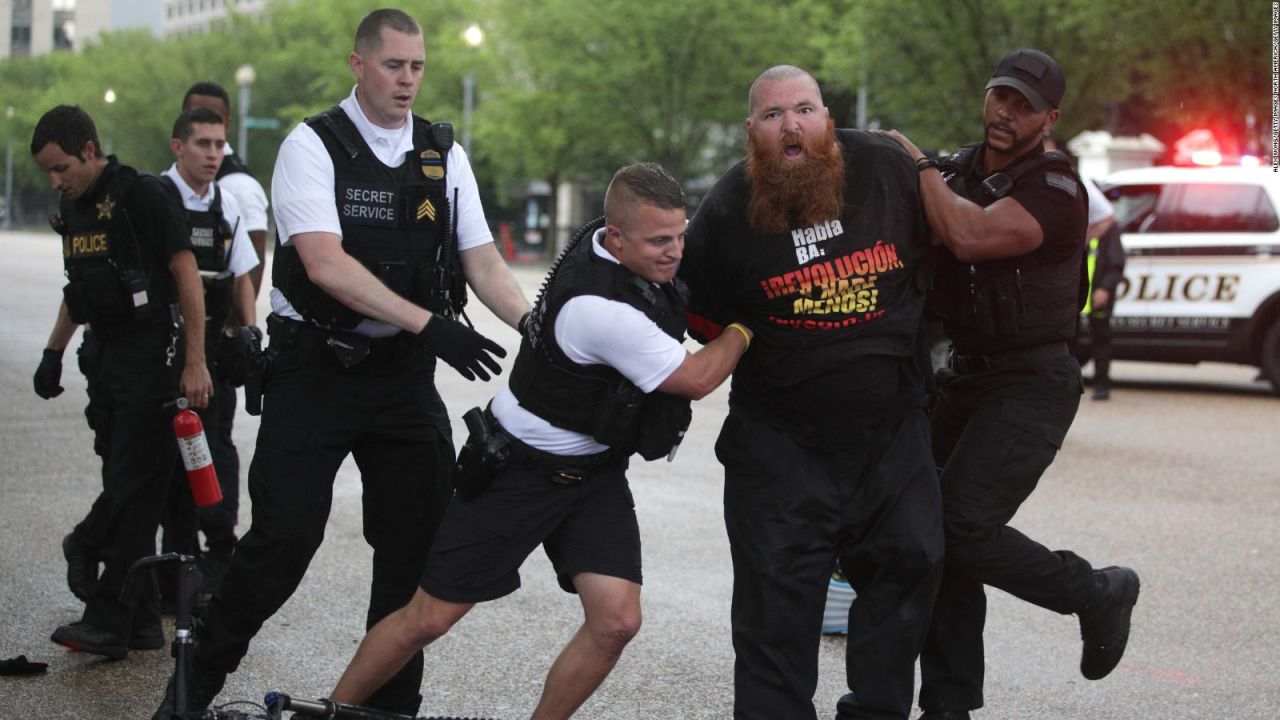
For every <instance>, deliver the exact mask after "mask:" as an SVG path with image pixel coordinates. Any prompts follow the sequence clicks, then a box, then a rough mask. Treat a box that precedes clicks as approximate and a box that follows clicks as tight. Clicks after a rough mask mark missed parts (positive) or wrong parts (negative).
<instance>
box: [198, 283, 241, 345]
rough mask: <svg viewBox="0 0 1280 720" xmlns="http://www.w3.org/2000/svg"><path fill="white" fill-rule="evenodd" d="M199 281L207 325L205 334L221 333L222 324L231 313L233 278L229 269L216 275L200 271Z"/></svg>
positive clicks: (211, 335)
mask: <svg viewBox="0 0 1280 720" xmlns="http://www.w3.org/2000/svg"><path fill="white" fill-rule="evenodd" d="M200 282H201V283H202V284H203V285H204V316H205V320H206V321H208V323H207V324H208V325H209V327H206V328H205V334H206V335H208V336H210V337H213V336H215V335H217V334H221V332H222V326H223V325H224V324H225V323H226V321H227V317H228V316H229V315H230V314H231V288H232V286H233V285H234V284H235V278H234V277H233V276H232V275H231V272H230V271H224V272H221V273H218V274H217V275H206V274H204V273H200Z"/></svg>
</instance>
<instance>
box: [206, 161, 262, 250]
mask: <svg viewBox="0 0 1280 720" xmlns="http://www.w3.org/2000/svg"><path fill="white" fill-rule="evenodd" d="M226 151H227V154H228V155H230V154H232V153H233V152H234V150H232V149H231V143H227V145H226ZM218 187H220V188H222V192H224V193H229V194H231V195H234V196H235V198H236V203H237V204H239V205H240V217H241V219H242V221H243V222H244V229H245V230H246V231H248V232H255V231H258V230H261V231H263V232H266V230H267V191H266V190H263V189H262V183H260V182H258V181H257V180H256V179H254V177H253V176H252V175H250V174H249V173H242V172H237V173H231V174H230V175H223V176H222V178H221V179H220V180H218Z"/></svg>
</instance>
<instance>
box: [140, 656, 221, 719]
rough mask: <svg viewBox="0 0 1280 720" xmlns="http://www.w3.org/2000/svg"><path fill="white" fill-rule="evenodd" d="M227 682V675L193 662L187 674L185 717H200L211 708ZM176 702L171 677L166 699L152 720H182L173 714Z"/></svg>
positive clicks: (166, 686) (166, 688)
mask: <svg viewBox="0 0 1280 720" xmlns="http://www.w3.org/2000/svg"><path fill="white" fill-rule="evenodd" d="M226 682H227V674H226V673H224V672H217V671H216V670H209V669H207V668H204V667H203V666H201V665H200V664H199V663H198V662H195V661H193V662H192V663H191V669H190V671H188V672H187V709H186V712H184V713H183V717H185V718H190V717H199V716H200V714H201V713H202V712H204V711H205V710H207V709H208V708H209V705H210V703H212V702H213V699H214V698H216V697H218V693H220V692H222V686H223V684H224V683H226ZM175 701H176V700H175V690H174V680H173V676H172V675H170V676H169V683H168V684H167V685H165V688H164V699H163V700H161V701H160V707H158V708H156V711H155V713H154V714H153V715H152V716H151V720H181V718H179V716H177V715H175V714H174V712H173V705H174V702H175Z"/></svg>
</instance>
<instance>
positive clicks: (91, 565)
mask: <svg viewBox="0 0 1280 720" xmlns="http://www.w3.org/2000/svg"><path fill="white" fill-rule="evenodd" d="M62 557H64V558H66V559H67V587H68V588H70V589H71V594H72V595H75V596H76V597H77V598H79V599H80V600H81V601H83V602H89V598H91V597H93V592H94V590H96V589H97V588H98V561H97V560H96V559H94V558H91V557H89V553H87V552H85V549H84V547H83V546H82V545H81V544H80V543H79V542H78V541H77V540H76V534H75V533H73V532H72V533H67V536H66V537H64V538H62Z"/></svg>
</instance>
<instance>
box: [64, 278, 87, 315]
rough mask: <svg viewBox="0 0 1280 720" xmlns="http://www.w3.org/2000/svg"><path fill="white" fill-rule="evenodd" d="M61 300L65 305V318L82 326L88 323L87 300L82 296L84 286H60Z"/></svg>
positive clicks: (75, 284)
mask: <svg viewBox="0 0 1280 720" xmlns="http://www.w3.org/2000/svg"><path fill="white" fill-rule="evenodd" d="M62 300H63V302H65V303H66V304H67V316H68V317H70V318H71V322H73V323H75V324H77V325H83V324H85V323H87V322H89V300H88V298H86V297H85V296H84V286H83V285H81V284H80V283H74V282H69V283H67V284H66V285H63V286H62Z"/></svg>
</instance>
